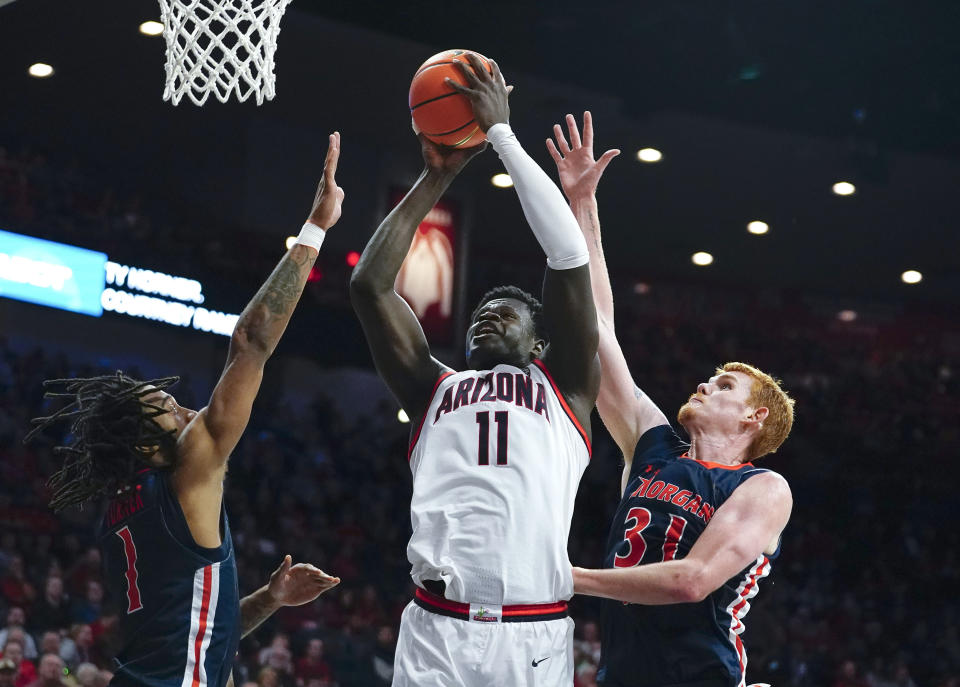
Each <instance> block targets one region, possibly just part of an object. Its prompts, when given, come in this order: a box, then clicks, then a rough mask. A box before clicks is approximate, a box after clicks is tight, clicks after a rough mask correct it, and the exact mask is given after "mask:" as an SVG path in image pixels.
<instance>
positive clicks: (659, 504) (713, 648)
mask: <svg viewBox="0 0 960 687" xmlns="http://www.w3.org/2000/svg"><path fill="white" fill-rule="evenodd" d="M688 448H689V445H688V444H687V443H685V442H684V441H682V440H681V439H680V437H678V436H677V434H676V433H675V432H674V431H673V429H672V428H671V427H670V426H669V425H661V426H659V427H654V428H653V429H650V430H648V431H647V432H645V433H644V435H643V436H642V437H640V440H639V441H638V442H637V447H636V451H635V452H634V457H633V463H632V465H631V466H630V477H629V481H628V482H627V488H626V490H625V491H624V493H623V498H622V499H621V501H620V506H619V508H618V509H617V514H616V515H615V516H614V519H613V525H612V527H611V529H610V536H609V539H608V541H607V554H606V558H605V560H604V567H607V568H628V567H632V566H635V565H645V564H648V563H659V562H660V561H669V560H674V559H679V558H683V557H684V556H686V555H687V553H689V551H690V549H691V548H692V547H693V544H694V542H696V541H697V538H698V537H699V536H700V534H701V533H702V532H703V530H704V529H705V528H706V526H707V523H708V522H710V518H711V517H712V516H713V514H714V512H715V511H716V510H717V509H718V508H719V507H720V506H722V505H723V502H724V501H726V500H727V499H728V498H729V497H730V495H731V494H732V493H733V490H734V489H736V488H737V487H738V486H739V485H740V484H742V483H743V482H744V481H745V480H747V479H749V478H750V477H753V476H754V475H758V474H760V473H763V472H768V471H767V470H763V469H758V468H755V467H754V466H753V465H752V464H750V463H744V464H742V465H738V466H728V465H720V464H718V463H708V462H704V461H700V460H694V459H691V458H688V457H686V455H685V454H686V452H687V449H688ZM778 553H779V549H778V550H777V552H776V553H775V554H774V555H773V556H766V555H761V556H760V557H759V558H758V559H757V560H756V561H754V562H753V563H751V564H750V565H749V566H747V567H746V568H744V569H743V570H742V571H741V572H740V573H739V574H737V575H736V576H734V577H732V578H731V579H729V580H727V581H726V582H725V583H724V584H723V585H722V586H721V587H720V588H719V589H717V590H716V591H714V592H713V593H711V594H710V595H709V596H708V597H707V598H706V599H704V600H703V601H701V602H699V603H685V604H670V605H665V606H645V605H639V604H624V603H622V602H619V601H612V600H609V599H605V600H604V601H603V657H602V659H601V663H600V670H599V671H598V675H597V682H598V683H600V684H602V685H604V687H667V686H672V685H676V686H681V685H682V686H683V687H737V686H739V685H744V684H745V678H744V675H745V669H746V664H747V657H746V652H745V651H744V648H743V643H742V642H741V641H740V634H741V633H742V632H743V629H744V625H743V617H744V616H745V615H746V614H747V611H748V610H750V599H751V598H753V596H754V595H756V593H757V583H758V582H759V580H760V579H761V578H763V577H766V576H767V575H768V574H769V573H770V560H771V559H772V558H775V557H776V556H777V554H778Z"/></svg>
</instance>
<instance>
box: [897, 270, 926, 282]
mask: <svg viewBox="0 0 960 687" xmlns="http://www.w3.org/2000/svg"><path fill="white" fill-rule="evenodd" d="M900 279H901V280H902V281H903V283H904V284H919V283H920V282H921V281H922V280H923V275H922V274H921V273H920V272H917V270H907V271H906V272H904V273H903V274H901V275H900Z"/></svg>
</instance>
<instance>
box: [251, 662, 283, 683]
mask: <svg viewBox="0 0 960 687" xmlns="http://www.w3.org/2000/svg"><path fill="white" fill-rule="evenodd" d="M257 687H283V683H281V682H280V676H279V675H277V671H275V670H274V669H273V668H270V667H269V666H265V667H263V668H261V669H260V672H259V673H257Z"/></svg>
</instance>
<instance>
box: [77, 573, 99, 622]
mask: <svg viewBox="0 0 960 687" xmlns="http://www.w3.org/2000/svg"><path fill="white" fill-rule="evenodd" d="M102 611H103V585H102V584H100V582H98V581H97V580H88V581H87V585H86V590H85V592H84V595H83V598H82V599H80V600H78V601H77V602H76V603H74V605H73V608H72V609H71V611H70V615H71V618H72V619H73V621H74V622H75V623H87V624H89V623H93V622H95V621H97V620H98V619H99V618H100V614H101V612H102Z"/></svg>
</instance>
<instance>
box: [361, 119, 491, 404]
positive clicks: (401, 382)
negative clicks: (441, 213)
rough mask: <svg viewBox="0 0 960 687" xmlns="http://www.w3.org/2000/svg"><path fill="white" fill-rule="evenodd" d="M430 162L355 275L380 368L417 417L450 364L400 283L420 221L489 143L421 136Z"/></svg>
mask: <svg viewBox="0 0 960 687" xmlns="http://www.w3.org/2000/svg"><path fill="white" fill-rule="evenodd" d="M420 145H421V147H422V149H423V159H424V162H425V163H426V164H425V167H424V169H423V172H421V173H420V178H419V179H417V182H416V183H415V184H414V185H413V188H412V189H410V192H409V193H407V195H406V196H405V197H404V199H403V200H401V201H400V204H399V205H397V207H395V208H394V209H393V211H392V212H391V213H390V214H389V215H387V216H386V218H384V220H383V222H381V223H380V226H379V227H377V231H376V232H374V234H373V236H372V237H371V238H370V241H369V242H368V243H367V246H366V248H364V249H363V255H361V256H360V262H358V263H357V266H356V267H355V268H354V270H353V275H352V276H351V278H350V300H351V301H352V302H353V309H354V310H355V311H356V313H357V317H359V318H360V324H361V325H363V331H364V333H365V334H366V336H367V344H368V345H369V346H370V352H371V354H372V355H373V362H374V364H375V365H376V367H377V372H379V373H380V376H381V377H382V378H383V381H384V382H386V384H387V386H388V387H389V388H390V391H391V392H393V395H394V397H395V398H396V399H397V401H398V402H399V403H400V405H401V406H402V407H403V409H404V410H406V411H407V414H408V415H409V416H410V417H411V418H416V417H419V416H420V415H421V414H423V412H424V411H425V410H426V408H427V405H428V403H429V401H430V392H431V391H432V389H433V387H434V384H435V383H436V381H437V377H438V376H439V375H440V373H441V372H442V371H443V370H444V369H446V368H445V367H444V365H443V364H441V363H440V361H438V360H436V359H435V358H434V357H433V356H431V355H430V347H429V345H428V344H427V339H426V337H425V336H424V334H423V328H422V327H421V326H420V322H419V320H417V316H416V315H414V314H413V311H412V310H411V309H410V306H409V305H407V302H406V301H405V300H403V298H401V297H400V295H399V294H398V293H397V292H396V290H395V289H394V284H395V283H396V281H397V274H399V272H400V267H401V266H402V265H403V260H404V258H406V257H407V253H408V252H409V250H410V245H411V243H412V242H413V236H414V234H415V233H416V231H417V227H418V226H420V222H422V221H423V218H424V217H426V216H427V213H428V212H430V210H431V209H432V208H433V206H434V205H435V204H436V202H437V201H438V200H439V199H440V196H442V195H443V192H444V191H446V190H447V187H448V186H450V183H451V182H452V181H453V180H454V178H455V177H456V176H457V174H459V173H460V170H461V169H463V167H464V166H465V165H466V164H467V162H469V161H470V158H472V157H473V156H474V155H476V154H477V153H479V152H480V151H481V150H483V149H484V148H485V147H486V146H485V145H484V146H478V147H476V148H467V149H464V150H454V149H450V148H444V147H441V146H438V145H436V144H434V143H431V142H430V141H429V140H427V139H426V138H425V137H423V136H420Z"/></svg>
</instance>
